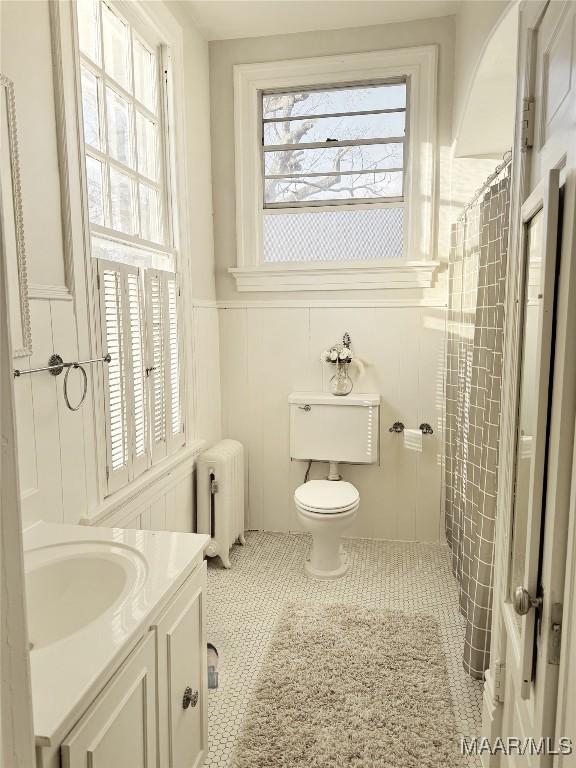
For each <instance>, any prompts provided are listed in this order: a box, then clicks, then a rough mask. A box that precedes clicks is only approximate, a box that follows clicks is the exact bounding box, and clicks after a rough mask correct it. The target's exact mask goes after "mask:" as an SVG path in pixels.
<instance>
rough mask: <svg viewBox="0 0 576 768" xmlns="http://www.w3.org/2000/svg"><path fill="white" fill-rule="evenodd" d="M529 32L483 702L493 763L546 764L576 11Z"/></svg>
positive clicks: (568, 421)
mask: <svg viewBox="0 0 576 768" xmlns="http://www.w3.org/2000/svg"><path fill="white" fill-rule="evenodd" d="M519 30H520V40H519V44H520V53H519V80H520V85H519V88H520V91H519V109H518V118H519V124H520V122H521V119H522V118H524V119H525V120H526V128H527V129H526V130H524V131H520V130H519V131H518V135H517V136H516V139H515V152H516V158H515V165H514V177H515V179H514V182H513V192H512V222H511V228H512V230H513V235H512V239H511V249H510V267H509V281H510V282H509V297H508V305H507V328H506V343H507V356H508V363H507V365H508V367H507V370H506V371H505V390H506V395H505V397H504V400H503V403H504V412H503V434H502V444H501V486H500V491H501V494H502V499H501V504H500V507H499V519H498V537H499V545H498V555H497V577H496V588H495V597H494V600H495V626H494V638H493V645H492V658H491V668H490V672H489V673H488V675H487V679H488V684H487V695H485V703H486V701H488V700H489V699H490V697H491V696H492V697H493V699H495V700H496V701H497V702H498V704H497V705H496V704H495V702H492V704H493V709H492V711H490V708H491V707H490V703H489V704H488V706H485V720H484V722H485V730H486V731H487V734H486V735H489V736H490V737H491V741H492V742H494V739H495V738H496V736H500V737H502V738H503V739H504V744H503V749H504V752H503V753H500V755H499V756H498V757H496V758H493V759H492V762H491V763H490V764H493V763H495V762H497V761H498V760H499V759H502V760H504V761H505V763H506V764H512V765H515V764H516V763H519V764H522V765H524V766H525V765H529V766H549V765H552V764H553V761H554V760H556V761H558V760H560V759H564V758H561V756H559V755H558V756H556V755H554V752H555V751H562V750H563V749H564V745H563V744H560V743H558V739H557V738H556V737H557V736H567V737H572V739H573V740H574V745H575V747H576V723H574V724H573V725H572V730H573V733H569V732H568V733H562V734H556V733H555V726H556V719H557V717H556V715H557V700H558V694H559V681H562V680H563V679H564V678H565V676H566V672H565V669H567V666H566V665H567V663H568V658H567V654H566V649H564V650H563V652H562V653H561V647H562V642H563V639H562V635H563V624H564V623H565V619H566V612H565V609H566V606H565V597H564V593H565V588H564V583H565V576H566V569H565V561H566V551H567V541H568V535H569V523H568V520H569V506H570V490H571V474H572V473H571V468H572V453H573V442H574V417H575V389H576V361H575V356H576V355H575V349H574V328H576V313H575V310H574V305H575V304H576V301H575V297H576V258H575V239H574V221H575V219H576V202H575V201H576V171H575V170H574V169H575V168H576V163H575V161H576V158H575V152H576V39H575V33H576V3H575V2H573V1H571V2H564V0H557V1H555V2H550V3H546V2H534V1H532V2H524V3H522V5H521V6H520V25H519ZM522 110H523V114H522ZM522 144H524V145H525V146H524V148H522ZM563 612H564V615H563ZM575 663H576V659H574V660H572V664H575ZM496 677H499V678H500V679H499V680H498V682H495V678H496ZM569 695H572V694H569ZM497 710H499V711H497ZM489 721H491V722H489ZM526 739H533V740H534V742H533V743H532V744H530V743H528V745H527V744H526ZM521 751H524V754H523V755H521V754H520V752H521ZM506 753H508V756H507V757H505V758H501V755H502V754H506ZM566 765H567V763H566Z"/></svg>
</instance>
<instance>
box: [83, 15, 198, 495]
mask: <svg viewBox="0 0 576 768" xmlns="http://www.w3.org/2000/svg"><path fill="white" fill-rule="evenodd" d="M74 6H75V17H76V22H77V31H78V38H77V39H78V59H77V64H78V80H79V83H80V95H81V99H80V103H79V108H80V109H81V115H79V117H81V119H80V120H79V123H80V128H81V134H82V139H83V148H84V160H85V164H84V176H83V189H84V197H85V216H86V222H87V225H88V228H89V232H90V254H91V257H92V260H93V264H94V270H93V273H92V274H93V275H97V282H98V309H96V308H95V311H96V312H99V321H100V341H101V345H102V353H103V354H106V353H109V354H110V356H111V361H110V363H109V364H108V365H107V366H103V374H102V375H103V398H102V407H103V411H104V414H103V419H104V422H105V435H106V458H105V461H106V478H107V485H106V488H105V489H103V491H104V492H105V493H108V494H109V493H112V492H114V491H115V490H117V489H119V488H121V487H122V486H123V485H125V484H127V483H129V482H131V481H132V480H134V479H135V478H137V477H138V476H139V475H140V474H141V473H142V472H144V471H145V470H147V469H148V468H149V467H150V466H151V465H153V464H154V463H155V462H156V461H158V460H162V459H163V458H164V457H166V456H168V455H170V454H171V453H172V452H174V451H175V450H177V449H178V448H179V447H181V446H182V445H184V419H183V416H182V403H181V397H182V382H181V380H180V358H181V350H180V348H179V343H180V340H179V330H180V329H179V321H178V311H179V307H178V303H179V287H178V279H177V275H176V272H175V269H176V263H177V250H176V243H175V233H174V226H173V214H172V210H171V201H172V200H173V199H174V195H175V191H174V183H173V179H172V178H171V172H170V166H169V164H168V163H167V162H166V160H167V158H169V157H170V156H171V150H172V148H171V147H170V142H169V135H170V131H169V127H170V121H171V119H172V112H171V105H170V103H169V99H168V92H169V88H168V87H167V84H168V81H169V76H170V64H169V60H170V56H169V51H168V48H167V47H166V44H165V41H164V40H163V39H162V38H161V37H160V36H159V35H160V32H159V31H158V30H157V29H156V28H154V27H153V26H151V25H149V24H148V23H147V22H146V20H145V18H144V17H143V16H141V15H139V14H138V13H134V12H133V10H132V9H131V8H130V4H121V3H116V2H115V1H114V0H78V2H77V3H75V4H74Z"/></svg>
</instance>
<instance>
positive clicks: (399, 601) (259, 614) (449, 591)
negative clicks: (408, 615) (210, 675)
mask: <svg viewBox="0 0 576 768" xmlns="http://www.w3.org/2000/svg"><path fill="white" fill-rule="evenodd" d="M309 544H310V540H309V538H308V537H307V536H305V535H300V534H284V533H264V532H260V531H253V532H249V533H247V534H246V545H245V546H244V547H242V546H234V547H233V548H232V551H231V553H230V555H231V558H230V559H231V562H232V568H231V569H230V570H226V569H224V568H223V567H222V564H221V563H220V560H219V558H214V559H213V560H209V562H208V601H207V605H208V641H209V642H211V643H214V645H215V646H216V647H217V649H218V652H219V654H220V657H219V688H218V689H217V690H213V691H210V694H209V697H208V710H209V715H208V721H209V744H210V751H209V754H208V759H207V761H206V763H205V766H206V768H228V765H229V761H230V758H231V756H232V752H233V749H234V743H235V740H236V737H237V735H238V732H239V730H240V727H241V725H242V720H243V717H244V713H245V711H246V707H247V704H248V701H249V699H250V694H251V691H252V689H253V687H254V685H255V683H256V679H257V676H258V672H259V670H260V665H261V663H262V661H263V660H264V657H265V655H266V649H267V646H268V643H269V641H270V638H271V635H272V631H273V629H274V624H275V622H276V619H277V617H278V615H279V613H280V611H281V609H282V607H283V605H284V604H286V603H297V602H304V601H317V602H321V603H362V604H363V605H370V606H379V607H382V608H391V609H396V610H402V611H408V612H409V611H417V612H420V613H431V614H433V615H434V616H435V617H436V619H437V620H438V622H439V624H440V628H441V632H442V638H443V642H444V646H445V651H446V659H447V664H448V674H449V678H450V686H451V690H452V698H453V701H454V708H455V717H456V724H457V728H458V731H459V734H460V735H462V736H466V737H468V738H472V737H475V736H479V735H480V728H481V719H482V718H481V709H482V688H483V685H482V682H480V681H477V680H473V679H472V678H470V677H469V675H468V674H467V673H466V672H465V671H464V668H463V667H462V649H463V643H464V622H463V619H462V617H461V615H460V613H459V610H458V588H457V584H456V581H455V579H454V577H453V576H452V573H451V570H450V561H449V556H448V549H447V547H446V546H443V545H436V544H420V543H412V542H390V541H372V540H368V539H347V540H346V549H347V551H348V553H349V554H350V556H351V565H350V570H349V571H348V573H347V574H346V576H344V577H343V578H341V579H339V580H337V581H332V582H321V581H312V580H310V579H309V578H308V577H307V576H306V574H305V573H304V558H305V555H306V553H307V551H308V548H309ZM467 761H468V763H467V765H468V766H469V767H470V768H472V766H473V767H474V768H476V766H477V765H479V764H480V763H479V761H478V758H474V757H470V758H467ZM464 764H466V763H465V762H464V761H463V765H464Z"/></svg>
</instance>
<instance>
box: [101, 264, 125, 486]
mask: <svg viewBox="0 0 576 768" xmlns="http://www.w3.org/2000/svg"><path fill="white" fill-rule="evenodd" d="M99 279H100V307H101V310H100V311H101V316H102V347H103V349H104V352H105V353H109V354H110V355H111V358H112V359H111V360H110V362H109V363H108V365H106V366H104V371H105V378H106V386H105V388H104V389H105V410H106V453H107V456H106V474H107V477H108V490H109V491H113V490H116V488H119V487H121V486H122V485H124V484H125V483H126V482H127V481H128V424H127V413H126V359H125V345H124V333H123V327H124V291H123V287H122V267H121V265H114V264H108V265H107V264H105V263H100V264H99Z"/></svg>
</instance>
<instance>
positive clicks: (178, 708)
mask: <svg viewBox="0 0 576 768" xmlns="http://www.w3.org/2000/svg"><path fill="white" fill-rule="evenodd" d="M205 581H206V564H205V563H204V564H203V565H202V568H201V569H200V570H199V571H198V572H196V573H195V574H193V575H192V576H191V577H190V578H189V579H188V580H187V581H186V583H185V584H184V586H183V587H182V588H181V589H180V590H179V591H178V593H177V594H176V596H175V598H174V599H173V600H172V602H171V604H170V605H169V607H168V608H167V610H166V611H165V612H164V613H163V614H162V615H161V616H160V617H159V620H158V622H157V623H156V624H155V625H154V626H155V629H156V635H157V638H158V650H157V653H158V714H159V723H158V742H159V756H160V766H161V768H164V766H166V768H199V767H200V766H201V765H202V764H203V763H204V759H205V757H206V755H207V753H208V701H207V696H206V695H205V692H206V691H207V690H208V666H207V660H206V630H205V624H204V615H205V610H204V597H205ZM198 648H201V649H203V652H202V653H198V652H197V649H198Z"/></svg>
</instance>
